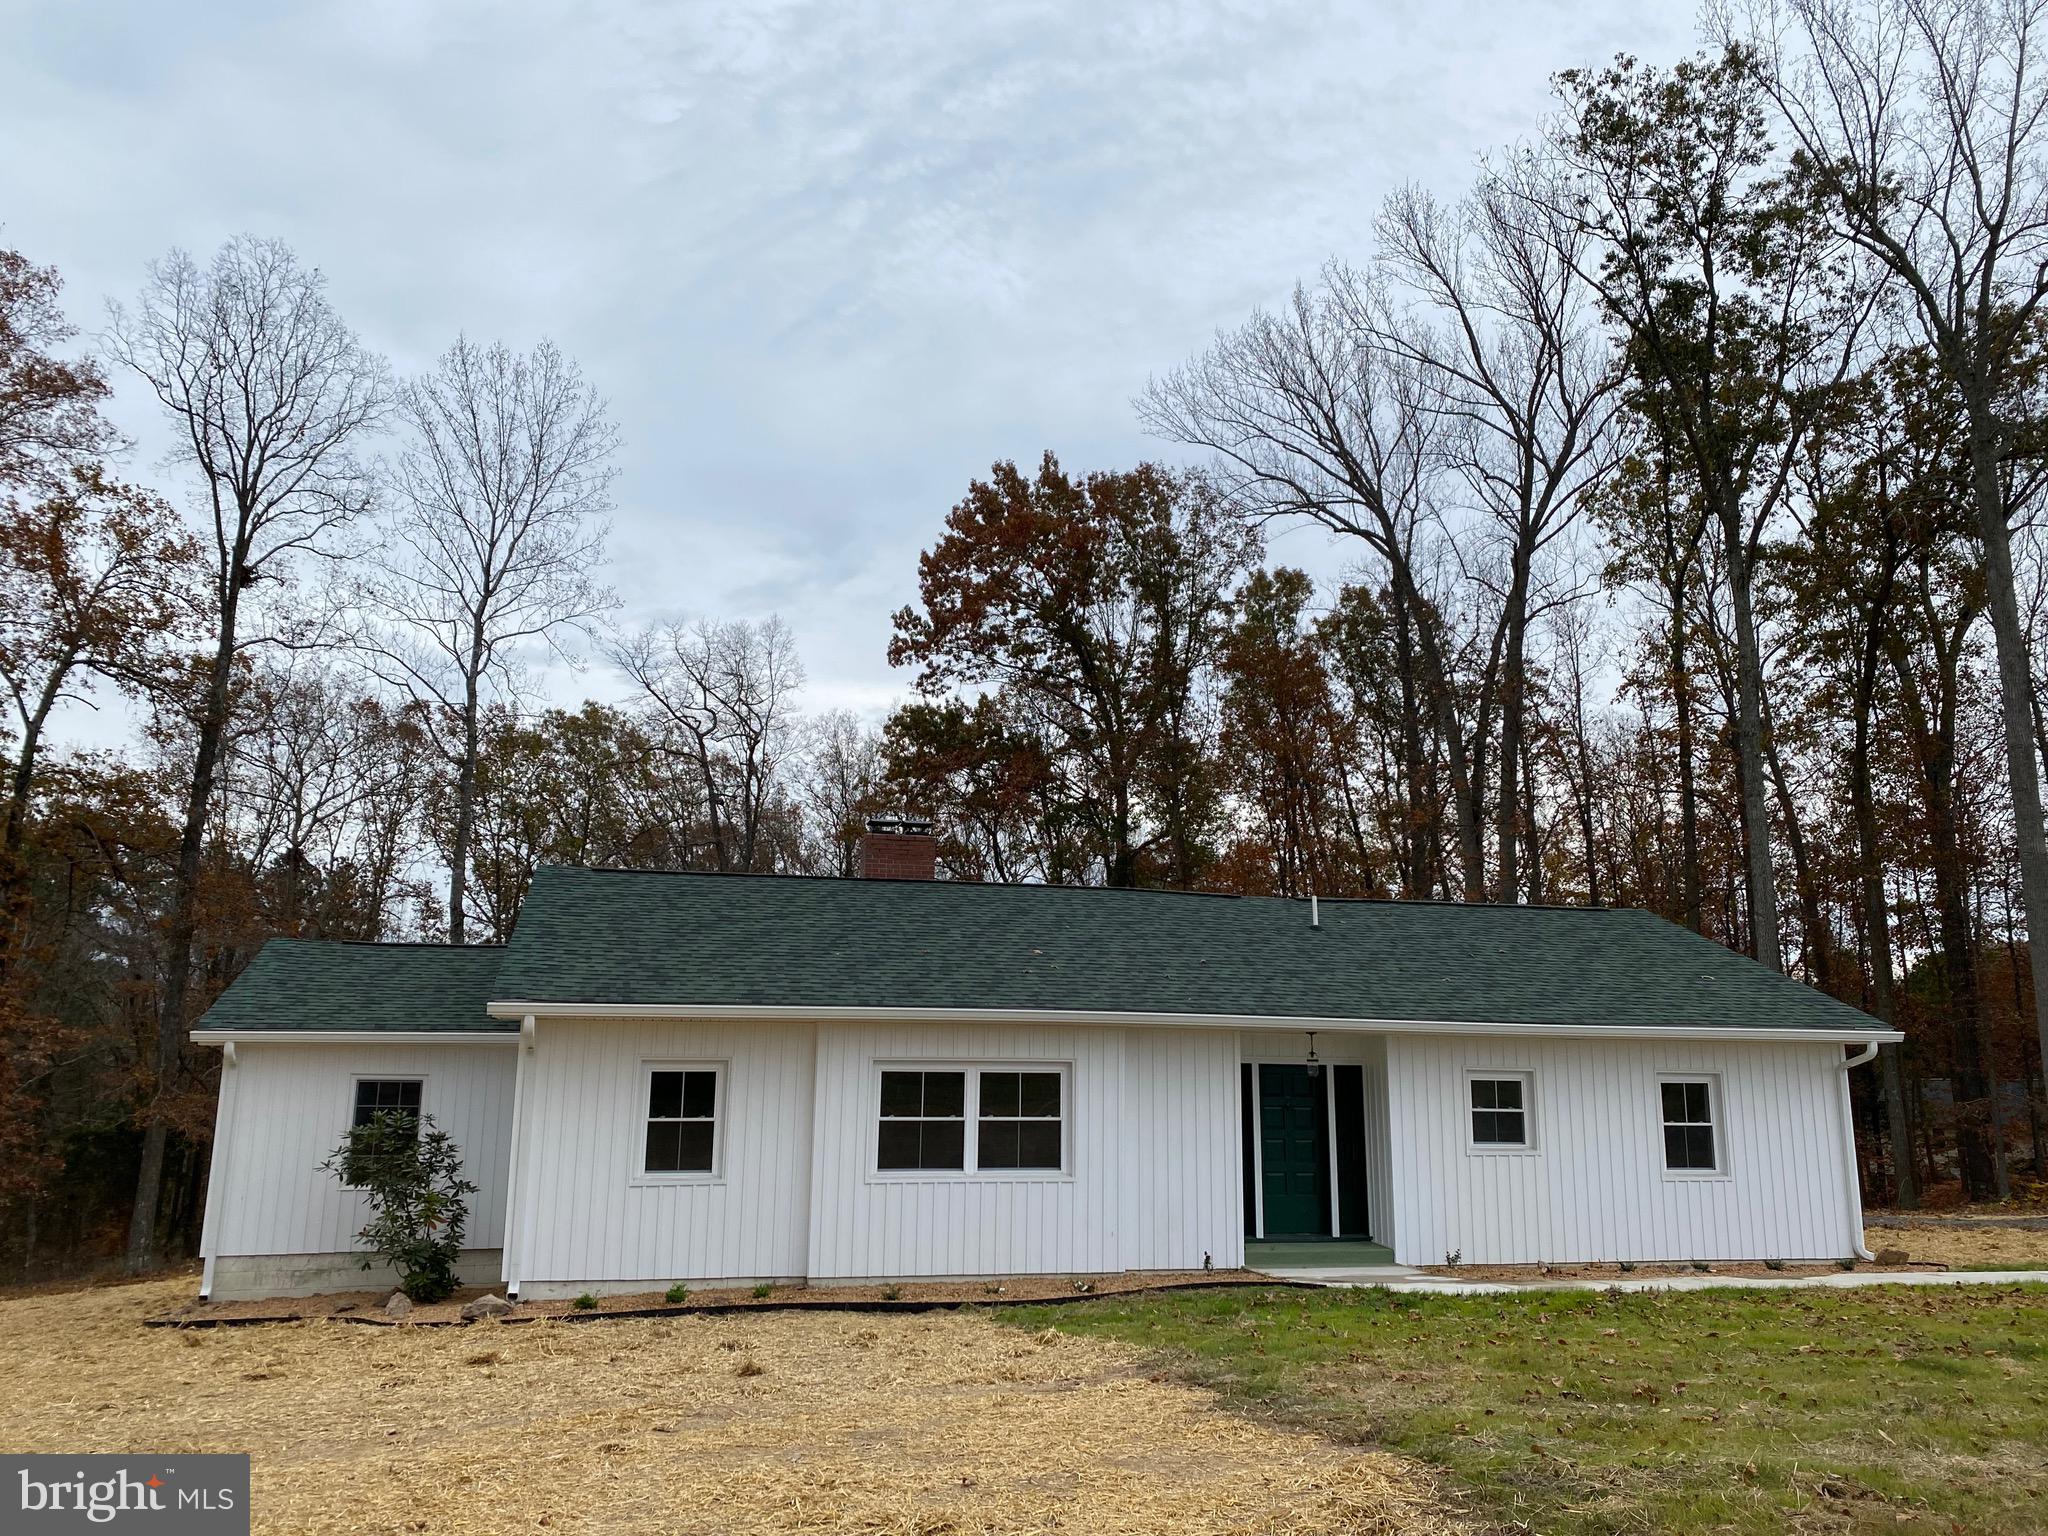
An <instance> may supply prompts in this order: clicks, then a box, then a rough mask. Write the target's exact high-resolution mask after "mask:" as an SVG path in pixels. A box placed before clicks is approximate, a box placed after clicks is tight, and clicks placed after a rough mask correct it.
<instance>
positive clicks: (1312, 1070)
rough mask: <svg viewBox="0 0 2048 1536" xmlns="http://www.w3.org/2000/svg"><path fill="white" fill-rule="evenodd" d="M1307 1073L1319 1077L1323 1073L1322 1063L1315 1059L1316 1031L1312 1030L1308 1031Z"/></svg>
mask: <svg viewBox="0 0 2048 1536" xmlns="http://www.w3.org/2000/svg"><path fill="white" fill-rule="evenodd" d="M1308 1075H1309V1076H1310V1077H1321V1076H1322V1075H1323V1064H1322V1063H1321V1062H1320V1061H1318V1060H1316V1032H1315V1031H1314V1030H1310V1031H1309V1032H1308Z"/></svg>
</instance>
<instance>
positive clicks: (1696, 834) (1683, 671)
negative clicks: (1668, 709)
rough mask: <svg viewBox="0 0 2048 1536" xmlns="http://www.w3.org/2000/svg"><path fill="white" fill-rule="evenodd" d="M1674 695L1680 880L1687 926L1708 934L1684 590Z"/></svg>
mask: <svg viewBox="0 0 2048 1536" xmlns="http://www.w3.org/2000/svg"><path fill="white" fill-rule="evenodd" d="M1671 694H1672V701H1673V703H1674V705H1675V707H1676V712H1677V715H1678V825H1679V841H1680V857H1681V859H1682V861H1683V866H1684V867H1683V868H1682V869H1681V870H1680V873H1679V878H1680V882H1681V885H1682V888H1683V892H1684V899H1685V926H1686V927H1688V928H1690V929H1691V930H1692V931H1693V932H1694V933H1704V932H1705V931H1706V928H1705V923H1704V919H1703V916H1702V911H1701V895H1700V792H1699V774H1698V772H1697V771H1696V769H1695V768H1694V755H1695V752H1696V750H1697V745H1696V736H1697V732H1696V730H1695V728H1694V725H1693V718H1692V671H1691V664H1690V663H1689V662H1688V661H1687V659H1686V654H1685V602H1684V591H1683V589H1682V588H1681V589H1680V590H1679V591H1678V592H1676V593H1674V594H1673V602H1672V610H1671Z"/></svg>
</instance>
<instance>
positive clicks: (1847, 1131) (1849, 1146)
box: [1840, 1030, 1905, 1260]
mask: <svg viewBox="0 0 2048 1536" xmlns="http://www.w3.org/2000/svg"><path fill="white" fill-rule="evenodd" d="M1892 1033H1893V1036H1894V1037H1895V1038H1897V1039H1904V1038H1905V1037H1904V1036H1903V1035H1900V1034H1899V1033H1898V1032H1897V1031H1896V1030H1894V1031H1893V1032H1892ZM1878 1043H1879V1042H1878V1041H1876V1040H1872V1041H1870V1042H1869V1043H1868V1044H1867V1045H1865V1046H1864V1047H1863V1049H1862V1050H1860V1051H1858V1052H1857V1053H1856V1054H1855V1055H1854V1056H1844V1057H1843V1058H1842V1060H1841V1063H1840V1065H1841V1071H1842V1155H1843V1158H1844V1159H1845V1162H1844V1165H1843V1166H1844V1168H1845V1169H1846V1172H1845V1173H1844V1175H1843V1177H1844V1178H1846V1179H1847V1180H1848V1183H1849V1249H1850V1251H1851V1252H1852V1253H1854V1254H1855V1255H1856V1257H1857V1258H1859V1259H1869V1260H1874V1259H1875V1258H1876V1257H1877V1255H1876V1254H1874V1253H1872V1252H1871V1251H1870V1250H1869V1249H1868V1248H1866V1247H1864V1246H1863V1181H1862V1180H1861V1179H1859V1178H1858V1177H1857V1176H1856V1117H1855V1115H1854V1114H1853V1113H1852V1111H1851V1109H1850V1105H1849V1069H1850V1068H1851V1067H1860V1066H1862V1065H1863V1064H1864V1063H1865V1062H1866V1061H1869V1060H1870V1059H1871V1058H1872V1057H1874V1056H1876V1055H1877V1047H1878Z"/></svg>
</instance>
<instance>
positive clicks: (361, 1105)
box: [349, 1077, 421, 1130]
mask: <svg viewBox="0 0 2048 1536" xmlns="http://www.w3.org/2000/svg"><path fill="white" fill-rule="evenodd" d="M420 1087H421V1079H419V1078H417V1077H359V1078H357V1079H356V1102H355V1112H354V1114H353V1115H351V1116H350V1118H349V1129H350V1130H360V1129H362V1128H363V1127H364V1126H366V1125H368V1124H369V1123H370V1122H371V1121H372V1120H375V1119H376V1118H377V1117H378V1116H379V1115H387V1114H400V1115H404V1116H406V1117H407V1118H408V1119H410V1120H412V1121H414V1122H415V1123H417V1122H418V1120H419V1118H420Z"/></svg>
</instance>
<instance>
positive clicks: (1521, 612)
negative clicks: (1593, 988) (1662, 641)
mask: <svg viewBox="0 0 2048 1536" xmlns="http://www.w3.org/2000/svg"><path fill="white" fill-rule="evenodd" d="M1528 610H1529V560H1528V554H1527V551H1526V549H1525V548H1523V547H1521V546H1517V548H1516V550H1515V558H1514V574H1513V577H1512V579H1511V580H1510V581H1509V583H1508V599H1507V614H1506V623H1507V655H1506V657H1505V659H1504V662H1503V665H1502V668H1501V672H1502V676H1501V699H1500V803H1499V805H1498V806H1497V807H1496V808H1495V814H1496V823H1495V828H1496V830H1495V839H1496V841H1497V842H1498V843H1499V845H1500V899H1501V900H1502V901H1508V902H1513V901H1519V900H1521V896H1522V892H1521V884H1522V871H1521V862H1520V858H1519V852H1520V842H1521V838H1522V836H1523V835H1524V829H1523V825H1522V787H1521V783H1520V774H1521V772H1522V734H1523V707H1524V698H1525V695H1524V690H1523V680H1522V660H1523V652H1524V650H1525V649H1526V647H1527V644H1528V633H1529V611H1528ZM1531 830H1533V829H1531ZM1531 878H1532V880H1533V879H1534V878H1535V876H1534V872H1533V871H1532V872H1531ZM1529 899H1530V900H1531V901H1534V900H1536V899H1537V898H1536V896H1535V895H1534V893H1533V892H1532V893H1531V895H1530V897H1529Z"/></svg>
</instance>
